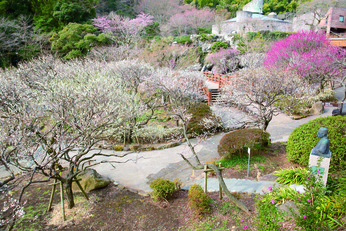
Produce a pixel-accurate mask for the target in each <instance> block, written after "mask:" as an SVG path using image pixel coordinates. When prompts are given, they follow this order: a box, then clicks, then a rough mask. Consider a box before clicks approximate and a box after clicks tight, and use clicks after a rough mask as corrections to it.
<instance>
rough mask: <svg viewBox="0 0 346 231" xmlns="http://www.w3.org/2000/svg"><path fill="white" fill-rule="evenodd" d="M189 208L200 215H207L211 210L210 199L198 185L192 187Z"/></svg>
mask: <svg viewBox="0 0 346 231" xmlns="http://www.w3.org/2000/svg"><path fill="white" fill-rule="evenodd" d="M189 207H190V208H191V209H193V210H194V211H195V213H196V214H198V215H201V214H203V213H206V212H208V211H209V210H210V197H209V196H208V195H207V194H206V193H205V192H204V191H203V189H202V187H201V186H200V185H198V184H193V185H191V186H190V189H189Z"/></svg>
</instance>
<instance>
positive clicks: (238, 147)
mask: <svg viewBox="0 0 346 231" xmlns="http://www.w3.org/2000/svg"><path fill="white" fill-rule="evenodd" d="M269 136H270V134H269V133H267V132H265V133H263V131H262V130H261V129H258V128H246V129H241V130H237V131H233V132H230V133H227V134H226V135H224V136H223V137H222V138H221V140H220V143H219V145H218V146H217V150H218V153H219V155H220V156H221V157H224V158H225V159H230V158H231V157H232V156H235V155H237V156H243V155H244V154H245V153H247V152H246V150H244V149H245V148H247V147H252V148H254V149H255V150H259V149H261V148H263V147H266V146H268V144H269Z"/></svg>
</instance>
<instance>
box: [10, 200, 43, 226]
mask: <svg viewBox="0 0 346 231" xmlns="http://www.w3.org/2000/svg"><path fill="white" fill-rule="evenodd" d="M46 209H47V205H46V204H44V203H40V204H38V205H35V206H32V205H30V206H28V207H26V208H24V216H23V217H22V218H20V219H18V220H17V222H16V224H15V225H14V228H15V230H25V231H27V230H39V229H41V228H42V226H41V224H42V217H43V215H45V214H46Z"/></svg>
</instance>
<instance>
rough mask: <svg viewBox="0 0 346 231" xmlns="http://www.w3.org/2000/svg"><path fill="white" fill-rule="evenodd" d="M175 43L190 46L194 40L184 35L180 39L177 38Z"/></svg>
mask: <svg viewBox="0 0 346 231" xmlns="http://www.w3.org/2000/svg"><path fill="white" fill-rule="evenodd" d="M174 41H176V42H177V43H180V44H190V43H192V40H191V39H190V35H184V36H180V37H175V38H174Z"/></svg>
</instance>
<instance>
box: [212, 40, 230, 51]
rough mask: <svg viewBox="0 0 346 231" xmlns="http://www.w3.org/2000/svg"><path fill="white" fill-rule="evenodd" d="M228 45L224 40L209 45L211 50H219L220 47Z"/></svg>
mask: <svg viewBox="0 0 346 231" xmlns="http://www.w3.org/2000/svg"><path fill="white" fill-rule="evenodd" d="M227 47H228V45H227V44H226V43H224V42H216V43H214V44H213V45H212V46H211V48H210V49H211V52H215V51H218V50H220V48H223V49H227Z"/></svg>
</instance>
